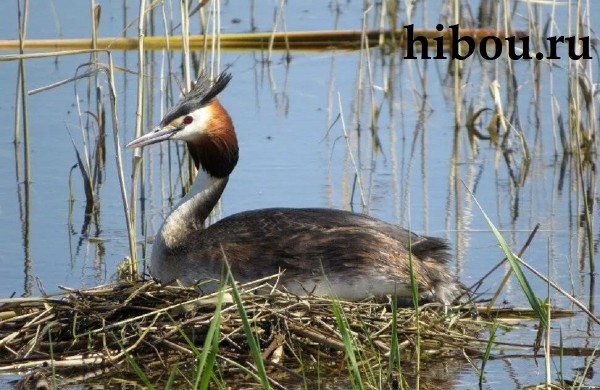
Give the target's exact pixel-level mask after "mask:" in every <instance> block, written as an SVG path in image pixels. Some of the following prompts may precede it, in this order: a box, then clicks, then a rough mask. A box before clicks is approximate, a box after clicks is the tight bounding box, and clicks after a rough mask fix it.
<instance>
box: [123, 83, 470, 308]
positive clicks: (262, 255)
mask: <svg viewBox="0 0 600 390" xmlns="http://www.w3.org/2000/svg"><path fill="white" fill-rule="evenodd" d="M230 80H231V75H230V74H228V73H222V74H221V75H219V76H218V78H217V79H216V80H215V82H214V83H211V82H210V80H209V78H208V76H207V75H206V74H201V75H200V76H199V78H198V80H197V81H196V84H195V85H194V87H193V88H192V90H191V91H190V92H189V93H188V94H186V95H185V96H184V97H183V98H182V100H181V101H180V102H179V103H178V104H177V105H176V106H175V107H173V108H172V109H171V110H170V111H169V112H168V113H167V114H166V115H165V116H164V118H163V119H162V120H161V122H160V124H159V125H158V126H157V127H156V128H155V129H154V130H152V131H151V132H150V133H148V134H145V135H143V136H141V137H139V138H137V139H135V140H133V141H131V142H130V143H129V144H128V145H127V147H130V148H135V147H141V146H146V145H150V144H154V143H156V142H160V141H165V140H182V141H185V142H186V143H187V146H188V148H189V152H190V154H191V156H192V158H193V160H194V163H195V165H196V168H197V169H198V173H197V175H196V178H195V180H194V182H193V184H192V187H191V188H190V190H189V191H188V192H187V194H185V196H184V197H183V198H182V199H181V200H180V201H179V202H178V203H177V205H176V206H175V208H174V209H173V210H172V211H171V213H170V214H169V215H168V216H167V218H166V219H165V221H164V223H163V224H162V226H161V228H160V230H159V231H158V233H157V235H156V239H155V241H154V245H153V248H152V255H151V262H150V272H151V274H152V275H153V276H154V277H155V278H157V279H158V280H160V281H161V283H172V282H174V281H179V282H180V283H183V284H187V285H189V284H193V283H195V282H197V281H198V280H201V279H216V280H218V279H220V278H221V275H222V271H223V262H224V260H225V258H226V259H227V261H228V262H229V264H230V267H231V271H232V274H233V276H234V278H235V279H236V280H237V281H239V282H249V281H252V280H256V279H259V278H261V277H266V276H270V275H274V274H276V273H278V272H281V271H283V273H282V275H281V277H280V279H279V283H280V285H283V286H284V287H285V288H286V289H287V290H288V291H290V292H292V293H294V294H297V295H309V294H312V295H316V296H335V297H337V298H340V299H344V300H362V299H366V298H369V297H379V298H381V297H384V296H387V295H393V294H395V295H396V296H397V297H398V299H399V301H403V302H406V301H408V302H410V297H411V288H410V265H409V262H410V260H409V259H412V267H413V272H414V276H415V278H416V281H417V285H418V291H419V298H420V301H423V302H432V301H433V302H440V303H443V304H451V303H453V302H454V301H455V300H456V299H457V298H458V297H459V296H461V295H463V293H464V292H465V288H464V286H463V285H462V284H461V283H459V282H458V280H457V279H456V277H455V276H454V275H452V274H451V273H450V272H448V270H447V269H446V263H447V261H448V258H449V255H448V249H449V247H448V244H447V243H446V241H444V240H443V239H439V238H434V237H426V236H420V235H417V234H415V233H412V232H410V231H408V230H405V229H402V228H400V227H398V226H396V225H392V224H389V223H386V222H383V221H380V220H378V219H375V218H372V217H369V216H367V215H363V214H356V213H351V212H348V211H342V210H333V209H317V208H310V209H293V208H269V209H261V210H252V211H246V212H242V213H238V214H234V215H231V216H229V217H226V218H224V219H222V220H220V221H219V222H216V223H214V224H213V225H211V226H209V227H208V228H204V222H205V220H206V218H207V217H208V215H209V214H210V212H211V210H212V209H213V207H214V206H215V204H216V203H217V201H218V200H219V198H220V197H221V194H222V193H223V190H224V189H225V186H226V184H227V180H228V177H229V175H230V174H231V172H232V171H233V169H234V167H235V165H236V163H237V161H238V143H237V138H236V134H235V131H234V127H233V123H232V121H231V118H230V116H229V114H228V113H227V111H225V109H224V108H223V106H222V105H221V103H219V101H218V100H217V95H218V94H219V93H220V92H221V91H222V90H223V89H224V88H225V87H226V86H227V84H228V83H229V81H230ZM409 248H410V249H409ZM204 286H205V285H203V288H202V290H203V291H205V292H211V291H214V290H215V289H216V287H217V283H211V287H209V288H204Z"/></svg>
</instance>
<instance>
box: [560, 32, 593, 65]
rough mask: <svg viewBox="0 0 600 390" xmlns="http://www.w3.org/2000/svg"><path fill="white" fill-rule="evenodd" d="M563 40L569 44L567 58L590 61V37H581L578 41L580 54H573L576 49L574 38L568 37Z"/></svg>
mask: <svg viewBox="0 0 600 390" xmlns="http://www.w3.org/2000/svg"><path fill="white" fill-rule="evenodd" d="M565 40H566V41H567V42H568V43H569V58H570V59H572V60H580V59H582V58H583V59H585V60H591V59H592V56H590V37H581V38H579V40H580V41H581V54H577V53H575V48H576V47H577V41H576V40H575V37H568V38H565Z"/></svg>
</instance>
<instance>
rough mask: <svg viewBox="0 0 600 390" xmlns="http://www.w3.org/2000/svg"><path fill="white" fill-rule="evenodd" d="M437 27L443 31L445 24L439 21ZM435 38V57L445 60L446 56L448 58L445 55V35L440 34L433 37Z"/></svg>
mask: <svg viewBox="0 0 600 390" xmlns="http://www.w3.org/2000/svg"><path fill="white" fill-rule="evenodd" d="M435 29H436V30H438V31H442V30H443V29H444V26H443V25H442V24H439V23H438V25H437V26H435ZM433 40H434V41H435V47H436V49H437V54H436V56H435V57H433V58H435V59H436V60H445V59H446V58H448V57H446V56H445V55H444V36H443V35H440V36H439V37H435V38H433Z"/></svg>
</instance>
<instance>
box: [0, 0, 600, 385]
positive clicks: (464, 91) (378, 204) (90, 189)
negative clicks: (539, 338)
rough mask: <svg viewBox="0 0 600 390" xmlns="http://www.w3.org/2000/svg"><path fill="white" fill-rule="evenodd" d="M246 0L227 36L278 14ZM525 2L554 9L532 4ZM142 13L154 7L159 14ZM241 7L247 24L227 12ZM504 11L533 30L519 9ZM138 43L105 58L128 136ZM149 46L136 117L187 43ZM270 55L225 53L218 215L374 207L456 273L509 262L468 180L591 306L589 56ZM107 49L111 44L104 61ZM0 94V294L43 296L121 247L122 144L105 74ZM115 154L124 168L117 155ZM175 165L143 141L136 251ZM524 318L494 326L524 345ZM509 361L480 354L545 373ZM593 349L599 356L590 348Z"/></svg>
mask: <svg viewBox="0 0 600 390" xmlns="http://www.w3.org/2000/svg"><path fill="white" fill-rule="evenodd" d="M300 3H301V2H290V4H289V5H288V8H287V9H286V12H285V14H284V15H283V16H285V15H287V19H286V20H285V21H286V23H287V28H288V29H289V30H295V29H298V30H299V29H310V28H313V29H323V28H328V27H335V28H340V29H343V28H353V29H357V28H360V23H359V20H360V18H361V17H362V15H363V13H362V12H363V10H362V2H344V3H343V4H337V5H336V6H332V7H330V8H327V7H320V6H319V7H318V8H319V10H317V9H313V8H309V7H308V6H306V5H301V4H300ZM251 4H252V6H251V7H252V8H251V10H252V11H251V12H250V13H249V15H251V16H247V15H246V14H245V12H246V11H248V10H244V9H238V8H236V7H234V6H233V5H230V4H228V3H226V4H223V5H222V12H223V16H222V20H223V29H224V31H225V32H231V31H238V30H237V29H238V28H241V30H242V31H243V30H244V29H251V30H256V29H257V30H268V29H270V28H271V18H272V15H273V13H272V10H271V9H270V8H269V7H270V5H269V6H267V5H264V4H260V3H255V2H251ZM490 4H491V2H487V1H482V2H481V7H480V8H479V10H478V12H480V13H481V15H480V16H481V17H480V18H479V19H478V20H484V19H485V20H488V21H489V23H488V24H489V25H494V24H495V21H496V20H497V18H498V17H499V16H498V8H497V7H489V5H490ZM486 6H488V7H486ZM40 7H41V6H40ZM77 7H80V5H77ZM103 7H105V10H104V14H105V15H112V16H111V18H112V20H111V18H108V17H106V18H103V19H102V21H101V23H106V25H104V24H101V33H102V34H104V35H107V36H110V35H114V36H116V35H119V34H121V28H122V27H121V26H122V25H125V24H126V23H125V22H126V21H124V20H121V19H123V18H124V17H123V16H122V14H121V11H122V10H120V9H118V6H116V5H115V4H103ZM112 7H115V8H114V9H113V8H112ZM377 7H378V6H377ZM377 7H374V8H373V9H372V10H371V11H370V13H367V14H366V23H367V24H368V25H369V26H373V28H375V27H376V26H377V25H378V24H377V23H378V20H379V19H378V18H377V17H376V16H375V15H379V14H378V13H377V12H378V8H377ZM521 7H524V8H521ZM526 7H527V6H526V5H522V4H517V5H515V8H516V9H518V10H519V11H520V14H521V15H530V16H529V17H530V18H532V19H535V18H536V17H535V16H531V15H537V13H535V12H534V13H529V12H528V11H529V9H528V8H526ZM592 7H596V6H595V5H593V6H592ZM324 9H325V10H326V11H323V10H324ZM434 10H435V11H434ZM538 10H539V13H540V14H545V13H546V12H550V11H549V10H548V8H546V7H543V6H540V7H539V8H538ZM594 11H596V12H597V10H595V9H592V10H591V12H594ZM31 12H32V14H31V21H30V29H31V31H30V32H31V34H34V33H35V34H37V35H41V34H42V33H43V31H45V29H46V27H47V21H45V22H42V15H41V14H40V12H41V11H40V10H39V9H32V11H31ZM78 12H79V15H85V14H86V12H87V10H86V9H85V7H84V8H82V9H74V10H73V12H72V13H71V14H74V15H77V13H78ZM445 12H448V10H447V9H446V8H445V6H444V5H443V4H438V2H429V3H428V4H427V6H425V5H423V4H421V3H418V4H417V5H415V8H414V9H411V10H407V9H401V10H399V11H398V15H401V16H402V17H401V18H400V19H401V20H396V19H395V21H394V22H393V23H397V24H398V25H402V24H404V23H409V22H414V23H416V21H421V20H424V21H431V22H426V24H425V25H424V26H423V27H432V26H434V25H435V23H437V22H438V18H439V17H440V13H441V14H444V13H445ZM61 17H67V16H61ZM279 17H282V16H281V15H280V16H279ZM153 18H157V19H156V20H160V15H158V14H156V15H154V16H153ZM465 18H466V17H465ZM565 18H567V16H566V14H565V15H563V14H562V13H561V14H560V15H556V19H555V20H554V23H557V24H559V25H560V26H562V27H563V28H564V29H565V30H566V29H567V27H566V26H567V24H566V20H565ZM80 19H81V20H68V23H67V21H63V22H62V23H63V24H62V26H64V28H65V36H79V35H78V34H80V32H81V31H87V30H86V28H87V23H88V21H87V20H86V19H85V18H82V17H80ZM237 19H241V24H238V22H237V21H236V22H234V20H237ZM467 19H468V20H470V18H467ZM61 20H62V19H61ZM536 22H539V24H540V25H545V24H546V23H545V21H538V20H536ZM465 23H466V22H465ZM486 23H487V22H486ZM514 23H515V24H522V25H521V26H517V27H518V28H527V24H526V22H525V21H523V22H522V23H521V22H520V21H518V20H515V21H514ZM445 24H448V23H445ZM158 26H162V24H161V23H156V24H155V25H154V26H153V28H155V29H156V30H157V32H156V34H161V33H162V32H161V31H162V30H160V29H159V27H158ZM11 28H13V29H12V30H11ZM70 29H73V30H70ZM15 31H17V30H16V29H14V26H12V27H11V25H10V23H8V24H7V25H6V26H3V27H0V32H5V33H6V34H3V36H10V37H14V32H15ZM70 34H72V35H70ZM128 34H129V33H128ZM129 35H131V34H129ZM165 54H166V55H165ZM136 55H137V54H136V53H116V52H115V53H114V56H115V57H114V60H115V63H116V64H117V65H118V66H120V67H122V68H126V69H128V70H129V71H131V72H117V74H116V85H117V89H118V99H119V100H118V109H119V111H118V116H119V119H120V127H121V141H127V140H130V139H132V138H133V136H134V134H133V130H132V129H134V124H135V117H136V106H135V101H136V91H135V88H134V87H133V86H134V85H136V80H137V78H136V72H137V70H136V65H135V64H137V62H136V61H137V57H136ZM146 57H147V58H146V60H147V64H148V65H147V68H146V69H145V74H146V75H147V76H148V77H147V78H146V79H145V87H146V92H147V93H146V96H145V97H146V99H145V103H146V106H145V107H144V109H143V110H144V114H145V116H144V127H145V128H146V129H150V128H151V127H152V125H153V124H154V122H155V121H157V120H158V118H160V117H161V116H162V113H163V111H164V109H165V107H169V106H171V104H172V102H173V101H176V100H177V98H178V94H179V92H178V91H179V86H178V84H177V81H176V79H177V78H180V72H179V64H180V63H181V54H180V53H178V52H171V53H162V52H149V53H147V54H146ZM265 59H266V54H265V53H263V52H258V53H248V52H224V53H222V56H221V63H222V64H224V65H225V64H227V65H231V71H232V73H233V74H234V79H233V82H232V83H231V84H230V86H229V87H228V89H227V91H225V93H224V94H223V97H222V102H223V104H224V105H226V107H227V108H228V109H229V111H230V113H231V114H232V116H233V118H234V121H235V124H236V130H237V133H238V136H239V138H240V145H241V159H240V163H239V165H238V167H237V168H236V170H235V172H234V174H233V175H232V177H231V180H230V183H229V185H228V188H227V190H226V192H225V195H224V198H223V202H222V205H221V207H220V208H219V209H218V210H217V212H216V213H215V216H214V219H218V218H220V217H222V216H225V215H230V214H233V213H236V212H239V211H243V210H248V209H253V208H262V207H271V206H290V207H300V206H326V207H337V208H344V209H353V210H355V211H360V212H367V213H369V214H371V215H374V216H376V217H379V218H382V219H384V220H386V221H390V222H394V223H398V224H401V225H403V226H407V227H410V228H411V229H412V230H415V231H418V232H423V233H426V234H431V235H439V236H445V237H446V238H448V239H449V240H450V241H451V242H452V244H453V247H454V262H453V263H452V267H454V269H455V271H456V272H457V273H458V274H459V275H460V277H461V279H462V280H463V281H464V282H465V284H467V285H469V284H472V283H474V282H475V281H476V280H478V279H479V277H480V276H481V275H483V274H485V273H486V272H487V271H488V270H489V269H491V268H492V266H493V265H494V264H496V263H498V261H499V260H500V259H501V258H502V257H503V255H502V253H501V251H500V250H498V249H497V243H496V241H495V239H494V237H493V234H491V233H490V230H489V227H488V226H487V224H486V222H485V220H484V219H483V218H482V215H481V212H480V211H479V209H478V207H477V206H476V204H475V203H474V201H473V197H472V196H471V194H470V193H473V195H474V196H475V197H476V199H477V200H478V201H479V203H480V204H481V205H482V207H483V209H484V210H485V212H486V213H487V214H488V215H489V216H490V218H491V219H492V221H493V222H494V224H496V226H497V227H498V228H499V229H500V230H501V232H502V234H503V236H504V237H505V239H506V240H507V242H508V244H509V245H510V247H511V248H512V249H513V250H515V251H518V250H519V248H521V247H522V246H523V245H524V243H525V242H526V241H527V239H528V237H529V234H530V233H531V231H532V230H533V228H534V226H535V225H536V224H538V223H539V224H540V226H541V228H540V229H539V231H538V232H537V233H536V235H535V237H534V239H533V241H532V243H531V244H530V245H529V247H528V248H527V250H526V251H525V252H524V255H523V258H524V259H525V260H526V261H528V262H529V263H530V264H532V265H533V266H534V267H535V268H536V269H538V270H539V271H540V272H541V273H542V274H544V275H546V276H547V277H548V278H549V279H551V280H553V281H556V283H557V284H558V285H560V286H561V287H562V288H564V289H565V290H566V291H567V292H569V293H570V294H572V295H574V296H575V297H576V298H577V299H579V300H580V301H581V302H583V303H584V304H585V305H586V306H587V307H588V308H589V309H590V310H591V311H592V312H595V310H596V307H595V295H596V294H597V293H598V292H599V289H598V287H597V284H596V283H595V273H596V272H595V261H594V260H595V255H596V252H597V245H596V241H597V237H598V231H597V228H596V227H595V223H594V222H595V221H594V216H595V215H596V213H595V210H594V207H595V201H596V199H597V194H596V167H595V162H596V156H595V153H593V152H594V151H595V150H594V149H595V141H594V138H593V135H594V134H595V129H596V127H597V116H595V115H596V113H597V111H598V107H597V106H598V103H597V99H596V100H594V99H595V98H593V95H590V91H592V90H593V86H594V85H595V83H597V80H596V79H594V78H593V77H592V76H594V77H597V76H595V75H594V74H593V73H592V72H591V71H589V69H590V67H594V66H596V67H597V61H596V60H595V59H594V60H593V61H592V63H589V62H584V61H581V62H577V63H576V64H573V63H571V64H568V63H567V62H566V61H564V60H563V61H562V62H561V61H556V62H555V63H554V64H549V63H545V62H537V61H535V62H528V61H513V62H512V63H506V62H505V61H502V60H497V61H485V60H482V59H480V58H477V57H471V58H469V59H468V60H466V61H462V62H450V61H447V60H435V61H423V60H411V61H408V60H404V59H403V52H402V51H394V50H391V49H389V48H384V49H379V48H374V49H371V50H368V51H366V50H363V51H361V52H324V53H295V52H294V53H291V61H289V62H288V61H287V60H286V54H283V53H274V54H273V55H272V56H271V62H268V61H265ZM88 60H89V58H88V57H86V56H72V57H57V58H52V59H40V60H31V61H28V62H25V63H24V66H26V68H25V69H26V72H27V73H26V75H27V78H26V82H25V90H32V89H34V88H38V87H41V86H45V85H48V84H50V83H53V82H55V81H58V80H62V79H66V78H69V77H72V76H73V75H74V74H75V73H76V70H77V68H78V66H79V65H81V64H84V63H86V62H87V61H88ZM100 61H103V62H105V61H106V58H105V57H102V56H100ZM1 66H2V68H3V72H1V73H0V82H1V83H2V85H5V86H6V85H8V86H17V87H18V85H19V84H18V83H19V82H20V80H23V78H20V77H19V74H20V71H19V69H20V68H19V67H17V66H15V64H11V63H6V64H5V63H3V64H2V65H1ZM15 80H16V81H17V83H16V84H15ZM73 85H74V88H71V87H73ZM4 91H5V96H4V99H3V100H4V102H3V103H0V120H1V121H2V123H14V122H15V118H16V120H17V121H18V122H19V123H17V125H16V126H15V127H16V128H17V129H23V132H22V133H19V134H22V135H15V138H17V139H18V142H17V143H16V144H15V147H14V148H10V147H9V145H10V144H11V143H12V142H13V141H14V138H13V136H12V134H10V133H9V132H8V131H5V132H2V133H1V134H0V145H2V148H0V189H1V192H0V259H1V262H2V267H3V273H2V275H0V291H1V292H2V295H3V296H9V295H11V294H13V293H15V294H17V295H31V294H39V293H40V291H39V289H38V288H37V287H36V286H34V280H35V278H39V280H40V282H39V285H40V287H41V286H43V288H45V289H46V290H48V291H53V290H55V289H56V286H57V285H59V284H67V285H70V286H82V285H94V284H99V283H104V282H105V281H106V280H108V279H110V277H111V276H112V275H113V274H114V272H115V269H116V266H117V263H118V262H119V261H121V260H122V259H123V258H124V257H125V256H127V255H128V254H129V248H128V241H127V229H126V226H125V223H124V220H125V219H124V217H123V211H122V206H121V197H120V192H119V185H118V180H117V179H116V174H115V172H116V170H115V164H114V155H115V151H114V148H113V145H112V142H110V139H108V140H107V138H106V137H107V136H108V137H110V134H111V131H112V129H111V128H110V125H109V127H108V128H106V125H105V123H106V117H105V116H106V115H105V112H106V108H105V107H104V105H105V104H106V103H107V102H108V97H107V86H106V81H105V79H103V78H102V76H98V78H97V79H84V80H79V81H77V82H76V83H74V84H69V85H67V86H62V87H59V88H56V89H51V90H48V91H45V92H43V93H39V94H36V95H31V96H28V97H27V96H24V97H23V96H21V95H20V93H21V92H20V89H19V88H16V89H15V88H12V89H11V88H5V89H4ZM14 91H17V92H14ZM73 91H75V92H73ZM96 94H97V96H98V98H97V96H96ZM590 97H592V98H591V99H590ZM22 99H27V103H28V104H27V105H28V110H27V113H26V115H23V114H20V111H19V110H22V108H23V105H22V103H21V102H22ZM22 118H26V119H27V120H26V121H25V120H23V119H22ZM27 128H28V129H29V135H28V137H29V138H26V136H25V134H28V133H27V132H26V131H25V130H26V129H27ZM70 137H72V138H73V140H74V145H75V148H74V147H73V145H72V144H71V141H70ZM578 137H581V138H578ZM107 141H108V142H107ZM75 150H77V151H78V152H76V151H75ZM77 153H79V158H80V161H78V159H77ZM127 153H129V152H127ZM125 163H126V167H125V172H126V175H127V179H128V177H129V176H128V175H129V173H130V172H131V171H132V168H131V159H130V156H129V155H126V157H125ZM75 164H77V168H75V169H72V167H73V165H75ZM13 167H14V168H13ZM82 167H84V168H83V169H82ZM188 168H189V164H188V163H187V160H186V151H185V150H184V149H182V148H180V146H178V145H161V146H157V147H154V148H151V149H149V150H147V151H146V152H145V153H144V162H143V165H142V166H141V167H140V169H142V170H143V175H142V176H141V186H140V187H138V186H135V187H134V188H139V191H140V192H139V193H138V194H137V196H135V197H134V199H135V200H137V201H139V207H138V208H137V209H138V210H137V221H136V223H137V228H138V233H137V237H138V242H139V248H140V249H141V251H140V257H141V258H142V259H143V258H145V257H146V256H147V255H148V253H149V249H150V243H149V242H148V241H151V239H152V237H153V234H154V232H156V230H157V229H158V227H159V226H160V223H161V222H162V218H163V216H164V215H165V213H166V212H167V211H168V210H169V209H170V207H171V206H172V205H173V203H174V202H176V201H177V199H178V198H179V197H180V196H181V195H182V193H183V192H184V190H183V188H185V187H186V185H188V184H189V177H190V175H189V173H188ZM86 176H87V179H86ZM130 190H131V189H130ZM214 219H213V220H214ZM65 227H66V228H65ZM23 270H24V273H25V275H23ZM507 270H508V265H506V264H505V265H503V266H501V267H500V269H499V270H498V271H496V272H495V273H493V274H492V276H491V277H490V278H488V279H486V280H485V281H484V283H483V287H482V289H483V291H484V297H487V298H489V297H491V296H492V295H493V294H494V293H495V291H496V290H497V289H498V286H499V285H500V283H501V280H502V278H503V275H504V274H505V273H506V272H507ZM528 275H529V274H528ZM530 282H531V284H532V287H533V289H534V291H535V292H536V294H538V296H539V297H542V298H544V297H546V295H547V292H548V288H547V285H546V283H545V282H543V281H542V280H540V279H539V278H536V277H531V280H530ZM549 294H550V295H549V297H550V301H551V302H552V304H554V305H557V306H560V307H565V308H571V307H573V305H572V304H571V302H569V301H568V300H567V299H566V298H565V297H564V295H562V294H559V293H557V292H556V291H555V290H550V291H549ZM502 301H505V302H508V303H509V304H512V305H526V304H527V301H526V299H525V297H524V296H523V294H522V293H521V291H520V288H519V286H518V284H516V282H515V281H514V279H509V281H508V284H507V285H506V286H505V287H504V289H502V292H501V294H500V301H499V302H502ZM553 324H554V327H555V328H554V331H553V333H552V335H551V339H552V342H553V343H554V344H556V345H558V344H559V342H560V341H561V337H562V342H563V343H566V344H569V346H584V347H589V348H593V347H594V346H595V345H594V342H593V340H594V339H593V338H592V336H593V335H594V334H595V331H596V332H597V329H598V327H597V325H595V324H594V322H593V321H591V320H590V319H589V318H588V317H586V316H583V315H580V316H577V317H576V318H575V319H567V320H557V321H555V322H554V323H553ZM530 325H531V324H529V326H530ZM529 326H528V327H526V328H524V329H518V330H513V331H511V332H508V333H506V334H503V335H502V336H504V337H506V338H508V339H516V340H523V341H524V342H525V343H529V342H530V338H531V335H530V334H529V332H530V328H529ZM561 332H562V334H561ZM515 359H516V358H511V359H502V358H500V359H498V360H495V361H492V362H490V363H489V364H488V366H487V369H486V370H487V371H490V372H491V374H490V375H489V376H488V378H487V379H488V382H487V383H488V386H489V388H494V386H495V384H498V383H504V384H505V382H504V379H506V378H505V375H508V376H509V377H510V378H512V379H513V382H511V385H508V386H509V387H514V388H520V387H521V386H524V385H527V384H531V383H537V382H541V381H542V380H543V377H544V372H543V368H538V366H535V364H534V363H533V362H532V361H531V359H529V358H528V359H522V360H515ZM565 359H566V360H565V362H563V364H565V365H566V368H565V370H566V371H568V370H570V369H571V368H578V367H581V366H585V365H586V364H587V363H588V362H587V360H586V358H569V359H567V358H565ZM515 361H517V362H518V363H515ZM521 362H523V364H521ZM555 364H556V363H555ZM591 364H592V366H595V367H596V368H598V366H597V365H598V363H597V362H596V361H594V360H593V361H592V362H591ZM505 372H506V373H507V374H504V373H505ZM463 375H464V377H463V378H464V379H461V380H459V381H457V382H456V384H455V387H457V388H461V387H468V385H466V384H468V383H473V378H474V377H475V376H474V374H473V373H470V374H469V373H465V374H463ZM566 376H569V375H566ZM498 378H500V379H498ZM463 382H464V383H465V385H464V386H463V385H461V383H463Z"/></svg>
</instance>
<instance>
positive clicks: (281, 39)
mask: <svg viewBox="0 0 600 390" xmlns="http://www.w3.org/2000/svg"><path fill="white" fill-rule="evenodd" d="M450 34H451V32H450V31H449V30H443V31H441V32H440V31H437V30H434V29H415V30H414V35H415V36H417V35H419V36H423V37H426V38H427V39H430V40H433V39H434V38H437V37H444V42H448V43H449V42H450ZM460 35H461V36H470V37H472V38H473V39H475V41H477V42H478V41H479V40H480V39H482V38H484V37H487V36H492V35H493V36H496V37H498V38H500V39H504V38H505V37H507V36H511V35H514V36H517V37H521V36H524V35H526V34H525V32H522V31H516V32H513V33H511V34H509V33H506V32H504V31H499V30H496V29H490V28H482V29H472V28H465V29H462V30H461V31H460ZM207 41H208V43H209V44H211V43H212V41H213V36H212V35H190V36H189V49H190V50H200V49H202V48H204V47H205V44H206V42H207ZM365 41H366V42H365ZM363 42H365V43H368V46H369V47H377V46H379V45H380V44H381V42H383V43H384V44H392V43H394V44H397V43H402V42H405V31H404V29H397V30H394V31H384V32H381V31H379V30H376V31H360V30H337V31H291V32H265V33H234V34H219V43H220V48H221V49H247V50H261V49H265V50H266V49H270V50H325V49H336V48H337V49H360V47H361V43H363ZM184 43H185V40H184V38H183V37H182V36H168V37H161V36H145V37H143V45H144V47H145V48H146V49H147V50H164V49H166V48H167V47H169V48H170V49H171V50H181V49H183V47H184ZM96 45H97V48H98V49H105V50H138V48H139V45H140V39H139V38H137V37H136V38H116V37H110V38H98V39H97V40H96ZM23 47H24V50H65V49H67V48H68V49H72V50H82V49H92V48H93V45H92V40H91V39H86V38H76V39H28V40H26V41H24V42H23ZM18 48H19V41H17V40H10V39H4V40H0V50H16V49H18Z"/></svg>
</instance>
